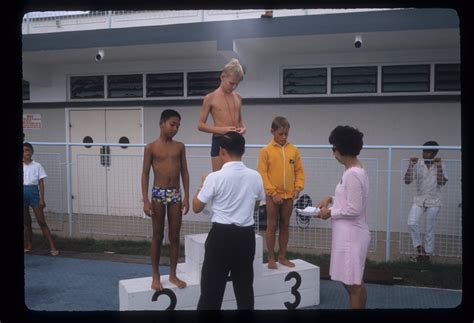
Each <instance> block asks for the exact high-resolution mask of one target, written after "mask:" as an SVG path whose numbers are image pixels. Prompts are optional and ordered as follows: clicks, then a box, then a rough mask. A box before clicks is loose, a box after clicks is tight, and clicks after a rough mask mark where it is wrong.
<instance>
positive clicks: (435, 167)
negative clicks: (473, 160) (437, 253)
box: [405, 141, 448, 261]
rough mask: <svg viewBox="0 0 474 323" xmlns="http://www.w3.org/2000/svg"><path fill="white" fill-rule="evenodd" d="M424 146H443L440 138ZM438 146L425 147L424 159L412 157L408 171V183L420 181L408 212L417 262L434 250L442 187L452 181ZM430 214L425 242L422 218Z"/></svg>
mask: <svg viewBox="0 0 474 323" xmlns="http://www.w3.org/2000/svg"><path fill="white" fill-rule="evenodd" d="M423 146H439V145H438V143H437V142H436V141H428V142H426V143H424V144H423ZM437 153H438V150H437V149H424V150H423V160H418V158H416V157H412V158H410V164H409V166H408V169H407V171H406V173H405V184H407V185H408V184H410V183H411V182H412V181H413V180H415V183H416V195H415V197H414V198H413V206H412V207H411V209H410V212H409V214H408V227H409V229H410V234H411V239H412V242H413V247H414V248H415V249H416V252H417V256H415V257H414V258H412V260H415V261H427V260H429V256H430V255H432V254H433V251H434V240H435V233H434V227H435V222H436V216H437V215H438V212H439V209H440V207H441V186H444V185H445V184H446V182H447V181H448V178H447V176H446V173H445V171H444V165H443V163H442V162H441V158H435V156H436V154H437ZM423 213H426V234H425V245H424V246H423V243H422V241H421V236H420V229H419V223H420V217H421V216H422V215H423Z"/></svg>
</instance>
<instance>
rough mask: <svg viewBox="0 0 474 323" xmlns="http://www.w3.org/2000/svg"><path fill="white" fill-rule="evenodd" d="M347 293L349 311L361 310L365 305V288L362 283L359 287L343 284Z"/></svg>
mask: <svg viewBox="0 0 474 323" xmlns="http://www.w3.org/2000/svg"><path fill="white" fill-rule="evenodd" d="M343 285H344V287H345V288H346V290H347V292H348V293H349V303H350V305H351V309H363V308H365V304H366V303H367V288H366V287H365V285H364V282H362V284H361V285H346V284H343Z"/></svg>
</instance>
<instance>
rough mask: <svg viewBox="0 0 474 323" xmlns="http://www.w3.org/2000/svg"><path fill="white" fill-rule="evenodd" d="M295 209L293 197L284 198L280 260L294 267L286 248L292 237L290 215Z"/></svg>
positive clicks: (281, 209) (279, 240)
mask: <svg viewBox="0 0 474 323" xmlns="http://www.w3.org/2000/svg"><path fill="white" fill-rule="evenodd" d="M292 211H293V199H291V198H290V199H284V200H283V204H282V205H281V207H280V214H281V216H280V223H279V229H280V236H279V239H278V242H279V247H280V249H279V251H278V262H279V263H280V264H282V265H285V266H288V267H294V266H295V264H294V263H292V262H291V261H289V260H288V259H286V249H287V246H288V240H289V237H290V217H291V212H292Z"/></svg>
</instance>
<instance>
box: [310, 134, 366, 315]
mask: <svg viewBox="0 0 474 323" xmlns="http://www.w3.org/2000/svg"><path fill="white" fill-rule="evenodd" d="M363 136H364V135H363V133H362V132H360V131H359V130H357V129H355V128H352V127H350V126H337V127H336V128H335V129H334V130H333V131H332V132H331V135H330V136H329V143H330V144H332V145H333V147H332V151H333V154H334V157H335V158H336V160H337V161H338V162H339V163H341V164H343V165H344V167H345V170H344V173H343V175H342V178H341V180H340V181H339V183H338V184H337V186H336V191H335V194H334V196H327V197H325V198H323V200H322V201H321V202H320V203H319V205H318V207H319V208H321V212H320V214H319V217H320V218H321V219H324V220H326V219H329V218H331V219H332V221H331V225H332V244H331V263H330V267H329V274H330V275H331V280H335V281H340V282H342V283H343V285H344V287H345V289H346V290H347V292H348V293H349V302H350V307H351V308H353V309H355V308H365V303H366V301H367V289H366V287H365V285H364V282H363V276H364V267H365V260H366V258H367V250H368V248H369V243H370V232H369V227H368V225H367V201H368V191H369V180H368V177H367V173H366V171H365V169H364V168H363V166H362V164H361V162H360V161H359V160H358V159H357V156H358V155H359V152H360V150H361V149H362V145H363V142H362V137H363ZM330 204H332V207H329V205H330Z"/></svg>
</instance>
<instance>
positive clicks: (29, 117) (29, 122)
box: [23, 114, 41, 129]
mask: <svg viewBox="0 0 474 323" xmlns="http://www.w3.org/2000/svg"><path fill="white" fill-rule="evenodd" d="M23 129H41V114H24V115H23Z"/></svg>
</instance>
